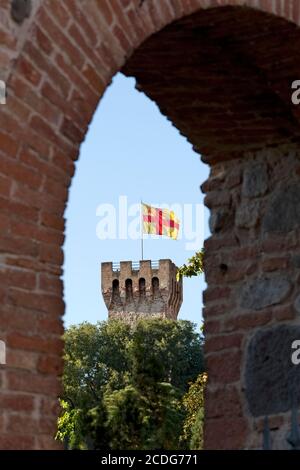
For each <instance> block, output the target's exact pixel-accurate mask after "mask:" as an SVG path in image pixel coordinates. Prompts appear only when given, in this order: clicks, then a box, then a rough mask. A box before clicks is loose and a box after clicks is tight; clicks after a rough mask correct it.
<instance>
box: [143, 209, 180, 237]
mask: <svg viewBox="0 0 300 470" xmlns="http://www.w3.org/2000/svg"><path fill="white" fill-rule="evenodd" d="M142 216H143V233H151V234H152V235H165V236H166V237H170V238H173V240H176V239H177V237H178V232H179V224H180V222H179V219H178V218H177V217H176V215H175V213H174V211H169V210H168V209H159V208H157V207H152V206H149V205H148V204H144V203H142Z"/></svg>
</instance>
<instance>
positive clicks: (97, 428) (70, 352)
mask: <svg viewBox="0 0 300 470" xmlns="http://www.w3.org/2000/svg"><path fill="white" fill-rule="evenodd" d="M65 364H66V365H65V370H64V376H63V385H64V394H63V397H62V398H63V402H62V405H63V413H62V416H61V417H60V418H59V427H58V433H57V438H58V439H60V440H64V441H68V446H69V448H77V449H78V448H91V447H92V448H96V449H124V450H125V449H160V448H161V449H176V448H177V447H178V446H179V437H180V434H181V433H182V425H183V420H184V417H185V409H184V407H183V404H182V396H183V395H184V393H185V392H186V391H187V388H188V382H189V381H191V380H194V379H195V378H196V377H197V375H198V374H199V372H201V371H203V359H202V337H201V336H200V335H199V334H198V333H196V332H195V331H194V327H193V324H191V323H190V322H187V321H178V322H176V321H173V320H163V319H148V320H140V321H139V322H137V323H136V324H135V325H133V326H130V325H128V324H126V323H124V322H121V321H109V322H102V323H98V324H96V325H91V324H88V323H83V324H81V325H78V326H72V327H70V328H69V329H68V330H67V331H66V333H65ZM180 445H183V441H181V444H180Z"/></svg>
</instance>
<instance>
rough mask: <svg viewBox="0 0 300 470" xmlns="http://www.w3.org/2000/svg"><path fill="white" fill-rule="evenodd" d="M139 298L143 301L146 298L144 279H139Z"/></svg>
mask: <svg viewBox="0 0 300 470" xmlns="http://www.w3.org/2000/svg"><path fill="white" fill-rule="evenodd" d="M139 296H140V298H141V299H144V298H145V296H146V281H145V278H144V277H141V278H140V279H139Z"/></svg>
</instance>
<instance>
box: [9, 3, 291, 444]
mask: <svg viewBox="0 0 300 470" xmlns="http://www.w3.org/2000/svg"><path fill="white" fill-rule="evenodd" d="M232 5H233V6H234V7H235V8H231V6H232ZM246 6H247V7H248V8H246ZM10 7H11V2H10V0H4V1H3V2H2V3H1V6H0V13H1V18H3V22H2V25H1V28H0V41H1V43H2V44H3V48H1V52H0V62H1V64H2V68H1V70H0V72H1V75H0V79H2V80H5V81H6V83H7V87H8V100H7V104H6V105H5V106H1V108H0V121H1V131H0V143H1V148H0V154H1V159H0V181H1V185H0V188H1V189H0V194H1V198H0V201H1V216H0V221H1V228H2V231H1V281H2V282H1V288H0V293H1V316H0V335H1V339H4V340H5V341H6V343H7V347H8V363H7V365H6V366H5V367H2V368H1V370H0V379H1V380H0V383H1V392H0V398H1V404H0V413H1V414H0V448H27V449H30V448H35V449H40V448H55V445H56V444H55V443H54V441H53V439H52V437H51V436H52V435H53V432H54V429H55V419H56V414H57V406H56V396H57V394H58V393H59V390H60V385H59V379H58V378H57V377H58V375H59V374H60V372H61V353H62V342H61V340H60V335H61V333H62V330H63V328H62V315H63V311H64V304H63V301H62V283H61V281H60V275H61V265H62V261H63V259H62V248H61V247H62V244H63V239H64V235H63V230H64V220H63V214H64V208H65V203H66V200H67V196H68V187H69V184H70V180H71V178H72V175H73V171H74V161H75V160H76V158H77V156H78V152H79V147H80V144H81V142H82V141H83V139H84V136H85V134H86V131H87V128H88V125H89V122H90V120H91V117H92V115H93V113H94V110H95V107H96V105H97V103H98V101H99V99H100V98H101V95H102V94H103V92H104V91H105V88H106V87H107V85H108V84H109V83H110V80H111V78H112V76H113V75H114V74H115V73H116V72H117V71H119V70H121V69H122V68H123V67H124V66H125V67H124V68H123V70H124V72H125V73H126V74H132V75H134V76H136V78H137V81H138V84H139V86H140V87H141V89H142V90H144V91H145V92H146V93H147V94H148V95H149V96H150V97H151V98H153V99H155V101H156V102H157V103H158V105H159V106H160V107H161V110H162V112H163V113H165V114H166V115H167V116H168V117H169V118H170V119H171V120H172V122H173V123H174V124H175V125H176V126H177V127H178V128H179V130H180V131H181V132H182V133H183V134H184V135H186V136H187V137H188V138H189V140H190V141H191V142H192V143H193V145H194V146H195V148H196V149H197V150H199V151H200V152H201V153H203V155H204V156H205V158H206V161H208V162H209V163H210V164H211V176H210V178H209V179H208V181H207V182H206V183H205V184H204V186H203V190H204V191H205V192H207V193H208V194H207V196H206V204H207V205H208V206H209V207H210V208H211V210H212V216H211V229H212V232H213V236H212V237H211V238H210V239H209V240H208V241H207V242H206V252H207V258H206V278H207V282H208V286H209V287H208V289H207V291H206V292H205V295H204V300H205V312H204V313H205V318H206V329H207V342H206V353H207V363H208V367H209V376H210V385H209V389H208V393H207V400H206V447H207V448H246V447H257V446H259V439H260V437H261V432H260V431H261V416H262V413H261V410H259V409H257V407H256V405H255V404H253V401H252V395H253V393H255V391H257V389H254V391H253V390H252V391H251V393H252V395H251V393H250V392H249V390H250V388H251V387H250V386H249V383H250V385H251V384H253V383H254V384H255V383H256V382H255V381H256V380H257V377H256V376H255V372H253V367H252V362H251V358H252V356H253V357H256V356H255V352H256V350H257V349H255V348H256V345H257V344H258V347H257V348H258V350H259V344H260V343H259V338H258V337H257V335H256V333H257V329H260V328H261V327H263V328H264V329H265V331H266V334H269V337H271V339H270V344H271V343H272V334H273V333H272V331H273V330H272V325H274V326H275V324H276V325H279V328H280V324H281V323H287V322H289V323H291V325H293V324H296V323H297V319H296V311H297V308H298V310H300V307H299V302H298V304H297V298H298V297H297V283H298V271H297V269H298V270H299V265H300V264H299V260H298V265H297V250H299V252H300V248H299V241H298V239H299V238H297V228H298V226H299V213H298V212H297V209H296V207H297V204H298V199H297V198H298V189H299V186H298V185H299V176H300V170H299V163H298V156H299V149H298V142H299V126H298V119H299V116H300V114H299V109H300V108H297V107H294V106H293V105H292V104H291V102H290V91H291V90H290V82H291V80H296V79H299V78H300V77H299V76H300V70H299V71H298V68H299V66H298V63H297V62H299V61H297V60H296V59H297V51H298V50H299V29H298V27H296V26H295V25H294V24H293V23H295V24H297V25H298V24H299V21H300V11H299V2H298V1H297V0H295V1H291V0H286V1H276V0H273V1H272V0H270V1H267V0H266V1H264V0H261V1H259V0H253V1H251V0H249V1H225V0H224V1H221V0H220V1H214V0H211V1H209V0H203V1H201V0H186V1H184V0H182V1H180V0H177V1H172V0H170V1H160V0H152V1H151V0H144V1H138V0H120V1H118V0H114V1H112V2H108V1H104V0H103V1H102V2H97V1H96V0H85V1H79V0H66V1H65V2H63V3H62V2H59V3H58V2H56V1H54V0H36V1H35V2H33V9H32V12H31V15H30V16H29V18H28V19H26V20H25V21H24V22H23V23H21V24H16V23H14V22H13V21H12V19H11V17H10ZM192 13H194V15H193V16H192V17H187V15H190V14H192ZM270 14H272V15H270ZM180 18H182V20H180ZM283 18H284V19H283ZM175 20H179V22H178V23H177V24H175V23H174V21H175ZM237 20H238V21H237ZM287 20H290V21H287ZM253 24H255V26H253ZM167 25H170V26H168V27H167V28H166V29H163V28H164V27H165V26H167ZM157 31H160V32H159V33H157V34H156V35H153V36H152V37H150V36H151V35H152V34H153V33H156V32H157ZM274 31H275V33H274ZM149 37H150V38H149ZM287 37H288V38H289V42H288V43H285V42H284V41H283V38H287ZM147 38H149V39H148V40H146V39H147ZM144 41H145V42H144ZM164 41H166V42H165V44H166V46H167V49H168V62H166V60H165V58H164V55H163V54H160V51H161V50H162V47H161V46H162V44H164ZM168 41H169V42H168ZM201 41H204V42H205V47H206V49H205V50H206V54H205V55H204V56H203V61H202V62H201V61H200V63H197V65H195V70H194V69H191V63H189V64H188V66H189V67H190V68H188V67H187V68H186V69H185V70H184V68H182V69H180V75H179V79H180V86H179V87H178V75H177V76H176V73H178V70H179V69H178V65H179V63H178V57H180V56H181V58H182V59H184V57H186V58H188V57H191V56H193V49H192V48H191V47H192V43H194V44H195V45H196V49H195V51H194V52H195V54H196V55H194V56H193V60H194V61H195V59H197V57H199V54H200V52H201V50H200V49H199V44H200V43H201ZM143 42H144V43H143ZM216 42H217V43H218V44H219V45H220V46H222V47H221V49H220V47H219V48H218V47H217V48H214V44H215V43H216ZM141 43H143V44H142V45H141ZM183 43H184V44H185V49H182V47H180V45H182V44H183ZM262 44H265V48H263V47H262ZM140 45H141V46H140ZM139 46H140V47H139ZM134 51H136V52H135V53H134ZM246 53H247V55H245V54H246ZM243 58H244V59H245V58H246V59H247V60H245V62H244V61H243ZM215 59H218V62H217V63H216V66H214V63H215V62H214V60H215ZM141 61H142V62H141ZM196 62H197V61H196ZM249 63H250V64H251V67H250V68H249V65H247V64H249ZM125 64H126V65H125ZM167 64H169V66H168V67H166V65H167ZM226 64H227V65H228V66H233V65H234V67H233V68H232V70H231V69H230V73H228V69H227V79H226V77H225V71H226ZM154 66H155V67H154ZM297 67H298V68H297ZM274 72H276V77H274ZM297 72H298V76H297ZM196 73H197V74H196ZM205 74H206V75H205ZM176 77H177V78H176ZM196 78H197V79H198V80H196ZM235 78H238V79H239V80H241V79H245V87H243V88H242V89H241V88H240V87H238V86H237V82H235V83H234V86H232V84H233V82H234V80H235ZM205 79H207V87H206V88H205V93H202V95H201V93H200V92H201V87H202V89H203V80H205ZM231 79H232V80H231ZM191 80H192V82H191ZM209 82H210V83H209ZM193 86H197V87H198V88H197V97H196V98H195V97H194V98H193V97H192V96H191V95H190V94H189V93H190V92H191V91H192V88H193ZM219 86H222V87H223V92H222V93H221V92H220V88H219ZM211 89H213V90H214V91H213V96H212V94H210V91H209V90H211ZM247 90H248V91H247ZM254 90H256V91H257V95H255V99H253V98H252V99H251V97H253V93H254ZM213 98H214V99H215V102H214V106H212V99H213ZM221 99H222V106H221V105H220V100H221ZM187 103H191V104H192V106H191V107H192V111H191V108H190V107H189V106H187V105H186V104H187ZM230 121H231V122H230ZM233 123H234V126H232V125H230V124H233ZM199 124H200V126H199ZM282 201H283V203H282ZM274 207H275V208H276V210H277V208H279V211H281V212H280V216H281V219H282V220H284V223H282V224H281V226H280V227H278V225H276V221H277V219H276V217H275V216H274V210H275V209H274ZM233 227H235V229H234V230H233V229H232V228H233ZM278 228H279V230H278ZM233 260H234V265H233V264H232V261H233ZM287 270H288V279H286V278H283V276H282V273H283V272H285V273H286V272H287ZM261 285H263V286H264V289H263V291H264V292H267V293H268V295H267V296H264V295H263V293H262V292H261V290H260V289H261ZM293 304H294V305H296V307H295V306H294V307H292V305H293ZM274 306H275V307H274ZM268 328H269V329H268ZM291 328H292V327H291ZM273 329H274V328H273ZM269 330H270V331H269ZM274 334H275V333H274ZM276 334H277V336H276V341H277V343H278V333H276ZM288 334H290V335H291V336H293V334H294V333H293V331H292V332H290V333H288ZM286 335H287V333H286V330H285V337H286ZM279 336H280V334H279ZM249 338H250V340H251V341H252V342H251V344H250V345H248V343H249ZM277 343H276V344H277ZM246 350H248V351H249V354H248V356H249V357H248V358H246V357H245V353H244V352H245V351H246ZM253 351H254V352H253ZM251 354H252V356H251ZM225 363H226V364H231V365H232V366H231V367H224V364H225ZM261 367H262V368H263V366H261ZM251 374H252V375H251ZM253 374H254V375H253ZM280 392H282V390H281V391H279V395H280ZM281 395H282V394H281ZM281 395H280V396H281ZM269 401H270V400H269ZM276 406H277V408H276ZM284 407H285V402H284V397H282V399H281V402H280V403H276V404H274V407H273V408H270V410H269V411H268V414H270V415H272V416H273V415H274V418H272V419H273V421H274V423H276V422H277V421H278V420H279V421H280V422H281V424H282V426H283V427H284V426H286V421H285V420H286V415H284V414H283V413H284V412H285V411H287V410H286V409H284ZM278 414H279V415H280V416H278ZM276 420H277V421H276ZM274 426H275V424H274Z"/></svg>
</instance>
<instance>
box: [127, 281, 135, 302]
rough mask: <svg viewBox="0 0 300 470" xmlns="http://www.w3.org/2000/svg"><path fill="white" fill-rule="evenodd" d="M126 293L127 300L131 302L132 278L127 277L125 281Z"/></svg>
mask: <svg viewBox="0 0 300 470" xmlns="http://www.w3.org/2000/svg"><path fill="white" fill-rule="evenodd" d="M125 293H126V300H127V301H128V302H131V301H132V299H133V292H132V279H126V281H125Z"/></svg>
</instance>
